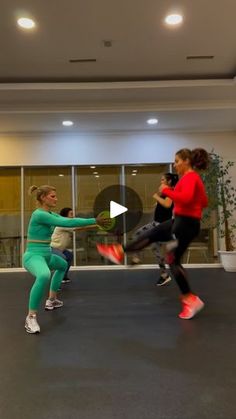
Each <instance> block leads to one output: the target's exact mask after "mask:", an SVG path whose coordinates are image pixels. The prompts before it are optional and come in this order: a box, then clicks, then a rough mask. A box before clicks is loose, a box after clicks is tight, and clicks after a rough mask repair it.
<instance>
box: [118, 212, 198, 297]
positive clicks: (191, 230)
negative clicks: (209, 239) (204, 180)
mask: <svg viewBox="0 0 236 419" xmlns="http://www.w3.org/2000/svg"><path fill="white" fill-rule="evenodd" d="M199 231H200V220H198V219H196V218H193V217H185V216H180V215H178V216H175V218H174V219H171V220H168V221H165V222H163V223H161V224H159V225H157V226H156V227H153V228H152V229H151V230H148V231H146V232H145V233H143V234H142V235H140V236H139V237H138V238H137V239H136V240H134V241H132V242H131V243H130V244H128V245H127V246H126V247H125V248H124V251H125V252H134V251H139V250H142V249H143V248H144V247H147V246H149V245H150V244H151V243H154V242H169V241H171V240H174V239H175V238H176V239H177V246H176V247H175V248H173V250H171V252H170V253H169V254H168V263H169V265H170V270H171V273H172V275H173V277H174V278H175V280H176V282H177V284H178V286H179V288H180V290H181V292H182V294H188V293H189V292H191V290H190V286H189V284H188V281H187V275H186V271H185V269H184V268H183V266H182V265H181V257H182V256H183V254H184V252H185V251H186V249H187V248H188V246H189V244H190V243H191V241H192V240H193V239H194V238H195V237H196V236H197V235H198V233H199Z"/></svg>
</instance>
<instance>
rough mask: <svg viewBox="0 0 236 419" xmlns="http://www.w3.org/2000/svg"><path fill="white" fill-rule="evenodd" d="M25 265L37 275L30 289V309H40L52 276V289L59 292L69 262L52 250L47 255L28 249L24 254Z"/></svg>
mask: <svg viewBox="0 0 236 419" xmlns="http://www.w3.org/2000/svg"><path fill="white" fill-rule="evenodd" d="M23 266H24V267H25V269H27V271H29V272H30V273H31V274H32V275H33V276H35V277H36V279H35V282H34V285H33V287H32V288H31V291H30V299H29V310H38V308H39V305H40V302H41V300H42V298H43V296H44V294H45V290H46V287H47V285H48V284H49V282H50V278H51V271H54V274H53V276H52V280H51V285H50V291H54V292H57V290H58V288H59V287H60V284H61V281H62V279H63V278H64V274H65V272H66V269H67V262H66V260H65V259H63V258H62V257H60V256H57V255H55V254H53V253H51V252H48V253H47V254H46V255H40V254H39V253H38V254H36V253H34V252H33V251H32V252H31V251H26V253H25V254H24V256H23Z"/></svg>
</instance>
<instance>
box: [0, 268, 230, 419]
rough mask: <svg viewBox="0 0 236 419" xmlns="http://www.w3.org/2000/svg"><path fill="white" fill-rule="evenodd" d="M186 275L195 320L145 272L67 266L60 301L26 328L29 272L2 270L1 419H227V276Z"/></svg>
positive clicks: (211, 272)
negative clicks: (195, 297) (195, 299)
mask: <svg viewBox="0 0 236 419" xmlns="http://www.w3.org/2000/svg"><path fill="white" fill-rule="evenodd" d="M189 274H190V278H191V284H192V286H193V288H194V290H195V291H198V292H199V294H200V296H201V297H202V298H203V299H204V301H205V302H206V307H205V309H204V311H202V312H201V313H200V314H199V316H198V317H196V318H195V319H192V320H189V321H184V320H179V319H178V318H177V316H176V315H177V313H178V311H179V308H180V306H179V302H178V297H177V296H178V290H177V287H176V285H175V284H174V283H173V281H172V282H171V283H170V284H169V285H168V286H166V287H162V288H159V289H156V288H155V285H154V284H155V279H156V275H157V273H156V271H154V270H145V271H144V270H143V271H142V270H137V269H135V270H127V271H97V272H95V271H91V272H73V273H72V274H71V276H72V278H73V282H72V283H71V284H70V285H67V286H66V287H64V289H63V290H62V292H61V297H62V299H63V300H64V303H65V307H64V308H63V309H60V310H59V309H58V310H57V311H54V312H51V313H50V312H45V311H44V310H43V309H42V310H41V312H40V317H39V319H40V325H41V328H42V333H41V334H40V335H28V334H27V333H25V331H24V316H25V313H26V306H27V298H28V291H29V289H30V286H31V283H32V279H31V277H30V276H29V275H28V274H23V273H17V274H3V273H1V274H0V286H1V316H0V323H1V333H0V339H1V340H0V344H1V357H0V366H1V379H0V417H1V419H19V418H20V419H21V418H22V419H54V418H55V419H67V418H68V419H77V418H81V419H113V418H114V419H154V418H155V419H199V418H200V419H205V418H206V419H219V418H222V419H234V418H235V417H236V391H235V390H236V362H235V357H236V309H235V307H236V304H235V301H236V273H235V274H233V273H232V274H230V273H225V272H224V271H223V270H221V269H208V270H207V269H199V270H190V271H189Z"/></svg>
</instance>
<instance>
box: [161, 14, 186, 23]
mask: <svg viewBox="0 0 236 419" xmlns="http://www.w3.org/2000/svg"><path fill="white" fill-rule="evenodd" d="M165 22H166V23H167V25H179V24H180V23H182V22H183V16H182V15H179V14H172V15H168V16H166V18H165Z"/></svg>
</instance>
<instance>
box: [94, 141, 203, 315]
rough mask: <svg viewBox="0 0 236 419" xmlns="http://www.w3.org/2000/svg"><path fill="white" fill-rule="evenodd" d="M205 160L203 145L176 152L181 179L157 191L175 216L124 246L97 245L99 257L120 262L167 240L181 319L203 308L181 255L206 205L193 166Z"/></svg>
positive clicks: (175, 165) (197, 166) (194, 234)
mask: <svg viewBox="0 0 236 419" xmlns="http://www.w3.org/2000/svg"><path fill="white" fill-rule="evenodd" d="M208 163H209V155H208V153H207V152H206V150H204V149H202V148H197V149H195V150H193V151H190V150H189V149H185V148H184V149H181V150H179V151H177V153H176V155H175V163H174V167H175V170H176V172H177V174H178V175H179V177H180V180H179V181H178V183H177V184H176V186H175V188H174V190H173V189H171V188H169V187H168V186H166V185H161V186H160V190H159V191H160V193H161V194H163V195H165V196H168V197H169V198H170V199H171V200H172V201H173V202H174V210H173V214H174V218H173V219H171V220H168V221H165V222H163V223H161V224H159V225H158V226H156V227H154V228H153V229H151V230H149V231H147V232H146V233H144V234H143V235H142V236H139V238H138V239H137V240H134V241H133V242H132V243H130V244H129V245H127V246H126V247H124V248H122V246H121V245H120V244H114V245H102V244H99V245H98V246H97V248H98V251H99V253H100V254H101V255H102V256H104V257H106V258H108V259H109V260H111V261H112V262H114V263H121V262H122V261H123V257H124V252H129V251H130V252H134V251H138V250H142V249H143V248H144V247H146V246H148V245H149V244H151V243H154V242H157V241H159V242H167V241H169V242H170V246H169V249H171V247H172V250H169V252H168V254H167V262H168V264H169V265H170V270H171V272H172V275H173V277H174V278H175V280H176V282H177V284H178V286H179V288H180V291H181V302H182V311H181V313H180V314H179V317H180V318H181V319H191V318H192V317H194V316H195V314H196V313H198V312H199V311H200V310H201V309H202V308H203V307H204V303H203V301H201V300H200V298H199V297H198V296H197V295H194V294H193V293H192V291H191V289H190V286H189V283H188V281H187V275H186V271H185V270H184V268H183V266H182V265H181V257H182V256H183V254H184V252H185V251H186V249H187V248H188V246H189V244H190V243H191V241H192V240H193V239H194V238H195V237H196V236H197V235H198V233H199V231H200V220H201V216H202V210H203V208H205V207H206V206H207V203H208V199H207V196H206V192H205V187H204V184H203V182H202V180H201V177H200V176H199V174H198V173H197V172H196V170H195V169H198V170H205V169H206V168H207V166H208ZM171 241H172V243H171Z"/></svg>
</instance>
